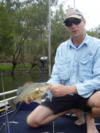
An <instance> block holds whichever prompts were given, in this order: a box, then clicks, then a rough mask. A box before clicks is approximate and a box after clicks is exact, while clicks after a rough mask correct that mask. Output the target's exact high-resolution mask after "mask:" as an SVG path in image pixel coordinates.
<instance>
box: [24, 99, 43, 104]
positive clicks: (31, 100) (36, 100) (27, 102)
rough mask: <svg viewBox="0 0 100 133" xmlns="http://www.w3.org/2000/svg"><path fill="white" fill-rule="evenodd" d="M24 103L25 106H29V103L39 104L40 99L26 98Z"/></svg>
mask: <svg viewBox="0 0 100 133" xmlns="http://www.w3.org/2000/svg"><path fill="white" fill-rule="evenodd" d="M24 102H25V103H26V104H30V103H31V102H37V103H41V98H38V99H34V98H33V97H30V98H26V99H25V101H24Z"/></svg>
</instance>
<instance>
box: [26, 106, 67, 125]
mask: <svg viewBox="0 0 100 133" xmlns="http://www.w3.org/2000/svg"><path fill="white" fill-rule="evenodd" d="M66 113H67V111H64V112H61V113H58V114H54V113H53V111H52V110H51V109H49V108H48V107H46V106H43V105H39V106H38V107H37V108H36V109H35V110H33V111H32V112H31V113H30V114H29V115H28V117H27V120H26V121H27V124H28V125H29V126H31V127H34V128H35V127H39V126H42V125H45V124H48V123H49V122H51V121H53V120H55V119H56V118H58V117H60V116H62V115H64V114H66Z"/></svg>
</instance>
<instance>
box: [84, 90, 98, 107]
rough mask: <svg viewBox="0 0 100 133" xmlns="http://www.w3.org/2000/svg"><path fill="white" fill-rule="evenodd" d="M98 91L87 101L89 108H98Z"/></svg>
mask: <svg viewBox="0 0 100 133" xmlns="http://www.w3.org/2000/svg"><path fill="white" fill-rule="evenodd" d="M99 101H100V91H96V92H95V93H94V94H93V95H92V96H91V97H90V98H89V100H88V103H87V104H88V105H89V106H90V107H100V102H99Z"/></svg>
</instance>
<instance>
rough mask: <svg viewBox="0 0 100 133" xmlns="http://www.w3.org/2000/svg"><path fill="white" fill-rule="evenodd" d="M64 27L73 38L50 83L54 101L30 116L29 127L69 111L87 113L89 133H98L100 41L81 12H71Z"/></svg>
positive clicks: (57, 60) (62, 50)
mask: <svg viewBox="0 0 100 133" xmlns="http://www.w3.org/2000/svg"><path fill="white" fill-rule="evenodd" d="M64 23H65V26H66V29H67V30H68V31H69V33H70V36H71V37H70V39H69V40H67V41H65V42H63V43H62V44H61V45H60V46H59V47H58V49H57V52H56V57H55V64H54V66H53V71H52V75H51V78H50V80H49V81H48V82H49V83H51V84H52V85H51V86H50V87H49V88H48V90H49V91H48V95H49V96H50V98H48V99H47V100H46V101H44V102H42V103H41V105H39V106H38V107H37V108H36V109H35V110H33V112H32V113H31V114H29V116H28V117H27V123H28V125H30V126H32V127H39V126H41V125H44V124H47V123H48V122H50V121H52V120H54V119H56V118H57V117H59V116H61V115H63V114H66V113H68V111H69V110H70V111H72V112H73V111H75V112H76V110H77V112H80V110H83V111H86V112H87V117H86V121H87V133H98V131H97V129H96V127H95V123H94V117H95V116H100V102H99V101H100V40H99V39H96V38H93V37H91V36H88V35H87V34H86V31H85V24H86V21H85V19H84V17H83V15H82V14H81V12H80V11H78V10H77V9H72V8H71V9H68V11H67V14H66V18H65V20H64ZM87 105H88V106H87ZM73 109H74V110H73ZM81 113H82V112H81ZM81 113H79V114H81Z"/></svg>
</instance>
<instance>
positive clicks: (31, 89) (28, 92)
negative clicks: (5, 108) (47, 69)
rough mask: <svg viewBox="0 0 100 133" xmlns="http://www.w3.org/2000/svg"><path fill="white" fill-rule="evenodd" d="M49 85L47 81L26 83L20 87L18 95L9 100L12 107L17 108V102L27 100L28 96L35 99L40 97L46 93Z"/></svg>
mask: <svg viewBox="0 0 100 133" xmlns="http://www.w3.org/2000/svg"><path fill="white" fill-rule="evenodd" d="M49 86H50V84H49V83H47V82H42V83H33V82H30V83H25V84H24V85H23V86H21V87H19V88H18V91H17V94H18V95H17V96H16V98H15V99H11V100H9V101H8V103H9V105H10V106H11V107H13V108H16V104H17V103H19V102H25V100H26V99H28V98H33V99H34V100H36V99H39V98H41V97H42V96H43V95H45V94H46V92H47V90H48V87H49Z"/></svg>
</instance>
